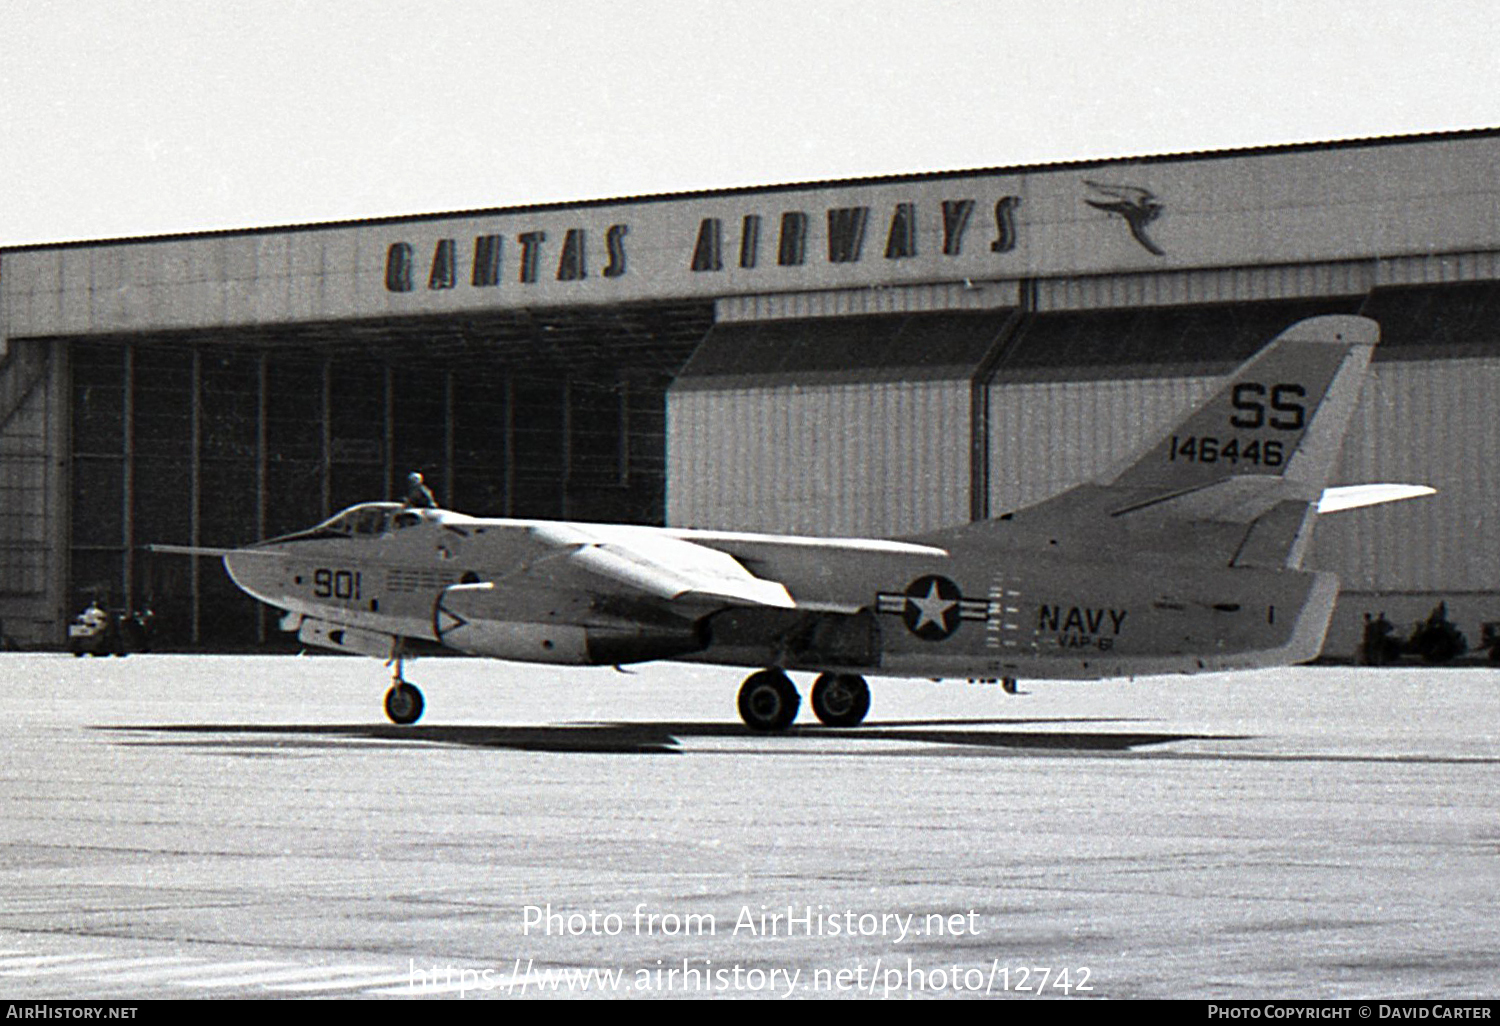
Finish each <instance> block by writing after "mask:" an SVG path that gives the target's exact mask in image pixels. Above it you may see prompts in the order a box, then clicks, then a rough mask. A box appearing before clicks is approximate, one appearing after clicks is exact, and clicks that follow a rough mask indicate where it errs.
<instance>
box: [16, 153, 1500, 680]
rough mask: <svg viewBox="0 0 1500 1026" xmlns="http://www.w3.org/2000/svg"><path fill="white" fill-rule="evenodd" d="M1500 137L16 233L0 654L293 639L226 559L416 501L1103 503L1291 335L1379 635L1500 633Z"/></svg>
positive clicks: (795, 521) (660, 518)
mask: <svg viewBox="0 0 1500 1026" xmlns="http://www.w3.org/2000/svg"><path fill="white" fill-rule="evenodd" d="M1497 169H1500V131H1497V130H1484V131H1477V132H1461V133H1449V134H1441V135H1429V136H1412V137H1395V138H1383V139H1373V140H1358V141H1349V142H1338V143H1328V144H1309V145H1296V146H1283V147H1274V148H1265V149H1254V150H1240V151H1229V152H1214V153H1199V154H1187V155H1174V156H1162V157H1150V158H1140V159H1118V160H1098V161H1087V162H1077V163H1065V164H1052V165H1045V166H1035V167H1014V168H997V169H987V170H977V171H958V172H948V173H936V174H922V175H906V176H899V177H890V178H876V179H867V180H858V181H835V182H819V183H811V184H796V185H784V186H771V187H765V188H751V189H734V190H719V191H707V192H699V193H691V194H681V195H667V196H647V197H638V198H627V199H618V200H605V201H590V202H582V203H571V204H555V205H545V206H533V207H514V208H506V209H496V210H480V211H465V212H461V213H451V214H440V215H432V216H421V217H406V218H392V219H382V220H369V221H358V222H350V223H337V224H318V225H307V226H296V227H290V228H275V229H264V230H260V229H256V230H244V231H225V232H207V233H199V234H192V235H180V236H166V237H159V238H138V239H119V240H107V241H101V242H90V243H77V244H73V243H69V244H61V245H42V246H22V247H13V248H8V249H4V250H0V635H3V638H4V640H5V642H6V643H8V644H14V645H24V646H45V645H56V644H59V643H61V641H62V640H63V638H64V635H65V625H66V623H67V622H68V620H69V619H70V618H71V616H72V615H73V614H74V613H75V612H77V611H78V610H79V609H81V608H82V606H83V605H84V604H85V603H86V602H87V600H88V599H89V598H90V596H93V595H98V596H100V597H101V598H103V599H105V600H106V601H107V602H108V603H110V604H113V605H115V606H128V607H141V606H144V605H147V604H149V605H150V606H151V607H152V608H153V609H154V610H155V611H156V613H157V616H158V624H159V628H160V634H159V640H160V641H162V642H163V643H164V644H167V645H172V646H178V647H200V646H202V647H207V646H214V647H235V646H254V645H258V644H264V643H266V642H267V641H269V640H272V639H275V638H276V637H277V632H276V630H275V625H274V623H273V622H272V621H271V619H270V616H269V614H267V613H264V612H262V611H261V610H260V608H259V607H258V606H257V605H256V604H255V603H254V602H252V601H251V600H250V599H248V598H246V597H244V596H242V595H240V594H239V593H238V592H237V591H236V590H235V589H234V587H233V586H232V585H231V584H230V582H229V581H228V580H227V579H226V578H225V576H224V574H223V572H222V570H220V569H219V568H218V567H217V566H216V565H215V563H214V561H212V560H207V559H196V558H185V557H167V556H162V555H157V554H152V553H149V552H147V551H145V550H144V549H143V546H145V545H147V544H150V543H160V542H166V543H177V544H197V545H234V544H239V543H243V542H248V541H251V540H254V539H257V538H261V537H265V536H269V535H274V534H277V533H281V532H285V531H289V530H292V529H296V528H300V527H304V526H307V525H308V524H310V523H312V522H315V521H317V520H319V519H321V518H323V517H324V516H326V515H328V514H329V513H331V512H333V511H336V510H337V509H339V508H341V507H343V506H345V505H349V504H351V503H354V502H356V501H363V500H368V499H379V498H388V497H391V496H399V494H400V492H401V490H402V484H403V480H404V476H405V474H406V472H407V471H408V470H411V469H420V470H422V471H423V472H425V474H426V476H427V479H428V482H429V484H431V485H432V486H433V487H434V490H435V491H436V492H437V493H438V496H439V499H440V500H441V501H442V502H443V504H444V505H447V506H449V507H451V508H454V509H459V510H462V511H464V512H468V513H473V514H476V515H515V516H527V517H566V518H573V519H582V520H605V521H625V522H637V523H669V524H674V525H683V526H702V527H723V528H735V529H754V530H767V531H786V532H801V533H809V534H839V535H849V534H857V535H873V536H894V535H902V534H909V533H913V532H918V531H923V530H926V529H930V528H935V527H940V526H945V525H949V524H953V523H957V522H961V521H964V520H967V519H970V518H981V517H986V516H990V515H998V514H999V513H1002V512H1004V511H1006V510H1008V509H1011V508H1014V507H1016V506H1018V505H1022V504H1026V503H1030V502H1033V501H1035V500H1038V499H1041V498H1043V497H1045V496H1047V495H1050V494H1053V493H1056V492H1058V491H1061V490H1062V489H1064V488H1067V487H1069V486H1070V485H1072V484H1074V483H1076V482H1078V481H1080V480H1083V479H1084V478H1086V477H1088V476H1090V475H1091V474H1092V473H1093V472H1095V471H1097V470H1099V469H1101V468H1102V467H1103V466H1104V465H1106V464H1108V463H1110V462H1111V461H1113V460H1115V459H1117V458H1119V457H1121V456H1123V455H1125V454H1126V453H1127V452H1128V451H1129V450H1130V449H1131V448H1132V447H1133V446H1134V445H1136V444H1137V443H1139V442H1140V441H1142V440H1143V438H1144V436H1146V435H1147V434H1149V433H1150V432H1152V431H1153V430H1158V429H1160V428H1162V427H1164V426H1165V423H1166V422H1167V421H1169V420H1170V419H1171V418H1173V417H1174V416H1175V415H1176V413H1177V412H1179V411H1180V410H1182V409H1183V408H1184V407H1185V406H1186V405H1188V404H1190V403H1191V402H1192V401H1193V400H1194V399H1196V398H1198V397H1200V396H1202V395H1203V394H1204V392H1205V390H1206V387H1207V385H1208V383H1209V382H1210V381H1211V379H1212V378H1213V377H1214V376H1215V375H1219V374H1223V373H1225V372H1227V371H1228V370H1229V369H1231V368H1232V367H1233V365H1234V364H1236V363H1237V362H1239V361H1240V360H1242V359H1243V358H1245V357H1246V356H1248V355H1249V354H1250V353H1252V352H1254V351H1255V350H1256V349H1258V348H1259V347H1260V346H1262V345H1263V344H1264V343H1265V342H1266V341H1268V340H1269V339H1270V338H1271V337H1272V336H1274V335H1275V334H1276V333H1277V332H1279V331H1280V330H1282V329H1283V328H1285V327H1287V326H1288V325H1290V324H1291V323H1292V322H1294V321H1296V320H1298V319H1299V318H1301V317H1304V316H1308V315H1312V314H1317V313H1355V312H1359V313H1364V314H1366V315H1368V316H1371V317H1374V318H1375V319H1377V320H1378V321H1379V322H1380V324H1381V327H1382V330H1383V334H1384V341H1383V344H1382V345H1381V347H1380V349H1379V350H1378V351H1377V356H1376V363H1375V365H1374V370H1373V373H1372V375H1371V377H1370V379H1369V380H1368V383H1367V386H1366V389H1365V394H1364V396H1363V399H1362V402H1361V405H1360V407H1359V409H1358V411H1357V412H1356V414H1355V420H1354V425H1353V427H1352V429H1351V431H1350V434H1349V437H1348V439H1347V442H1346V445H1345V449H1344V454H1343V462H1342V467H1341V472H1340V481H1339V482H1336V483H1358V482H1366V481H1396V482H1411V483H1422V484H1431V485H1434V486H1435V487H1436V488H1437V489H1438V494H1437V495H1436V496H1434V497H1432V498H1429V499H1426V500H1419V501H1415V502H1405V503H1397V504H1394V505H1391V506H1386V507H1377V508H1372V509H1364V510H1358V511H1353V512H1349V513H1344V514H1340V515H1339V516H1338V517H1336V518H1325V519H1323V520H1322V521H1320V523H1319V527H1318V530H1317V535H1316V539H1315V544H1314V549H1313V553H1312V556H1311V562H1312V563H1313V564H1314V565H1316V566H1317V567H1319V568H1325V569H1331V570H1335V571H1337V572H1338V573H1339V574H1340V575H1341V576H1342V579H1343V584H1344V594H1343V596H1342V598H1341V600H1340V606H1339V610H1338V612H1337V613H1336V615H1335V628H1334V631H1333V633H1332V634H1331V635H1330V640H1329V646H1328V649H1327V651H1328V652H1329V653H1347V652H1349V651H1352V648H1353V646H1354V644H1355V643H1356V641H1357V637H1358V628H1359V623H1360V621H1361V618H1362V614H1363V613H1365V612H1371V611H1376V610H1384V611H1387V612H1388V613H1389V614H1390V616H1391V618H1392V619H1394V620H1395V621H1396V622H1397V623H1398V624H1401V623H1403V622H1409V621H1410V620H1411V619H1413V618H1415V617H1419V616H1421V615H1422V614H1425V613H1426V612H1427V610H1428V609H1429V608H1430V607H1431V606H1432V605H1433V604H1435V603H1436V602H1437V601H1439V600H1446V601H1447V602H1448V603H1449V608H1450V610H1451V611H1452V613H1453V615H1454V619H1455V620H1457V621H1458V622H1459V626H1460V627H1462V628H1463V629H1465V630H1466V632H1467V633H1468V634H1469V636H1470V638H1471V640H1475V639H1476V638H1477V636H1478V633H1479V630H1480V624H1481V623H1482V622H1484V621H1486V620H1500V549H1497V546H1496V544H1495V538H1494V534H1495V530H1496V528H1497V517H1500V416H1497V412H1496V401H1497V399H1500V171H1497Z"/></svg>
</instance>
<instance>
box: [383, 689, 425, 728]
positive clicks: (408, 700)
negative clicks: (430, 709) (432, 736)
mask: <svg viewBox="0 0 1500 1026" xmlns="http://www.w3.org/2000/svg"><path fill="white" fill-rule="evenodd" d="M424 704H425V703H424V702H423V701H422V692H420V691H418V690H417V689H416V687H415V686H414V685H411V684H408V683H406V681H404V680H403V681H398V682H397V683H395V684H392V685H391V689H390V690H389V691H387V692H386V693H385V714H386V715H387V716H389V717H390V718H391V722H392V723H399V724H401V725H402V726H403V727H404V726H406V725H407V724H408V723H416V722H417V720H419V719H421V718H422V709H423V706H424Z"/></svg>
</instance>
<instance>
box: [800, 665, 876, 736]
mask: <svg viewBox="0 0 1500 1026" xmlns="http://www.w3.org/2000/svg"><path fill="white" fill-rule="evenodd" d="M812 707H813V713H814V714H816V715H817V717H818V719H819V720H821V721H822V722H824V723H826V724H828V726H830V727H857V726H859V724H860V721H862V720H863V719H864V718H865V713H867V712H869V711H870V686H869V685H868V684H866V683H865V679H864V678H863V677H861V676H859V675H858V674H854V673H825V674H823V675H822V676H821V677H819V678H818V679H817V682H816V683H814V684H813V690H812Z"/></svg>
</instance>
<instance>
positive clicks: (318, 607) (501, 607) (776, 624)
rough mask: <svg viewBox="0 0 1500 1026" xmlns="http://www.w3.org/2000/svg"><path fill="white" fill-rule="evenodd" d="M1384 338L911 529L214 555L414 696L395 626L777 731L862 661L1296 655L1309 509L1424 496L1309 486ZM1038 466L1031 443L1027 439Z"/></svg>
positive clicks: (1283, 341) (307, 541) (400, 527)
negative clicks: (681, 665)
mask: <svg viewBox="0 0 1500 1026" xmlns="http://www.w3.org/2000/svg"><path fill="white" fill-rule="evenodd" d="M1378 338H1379V328H1378V326H1377V325H1376V324H1375V322H1373V321H1370V320H1367V319H1365V318H1361V317H1353V316H1323V317H1314V318H1311V319H1308V320H1304V321H1301V322H1299V323H1297V324H1294V325H1292V326H1291V327H1289V328H1288V329H1287V330H1285V331H1284V332H1282V333H1281V334H1280V335H1279V336H1277V337H1276V338H1275V339H1274V340H1273V341H1272V342H1271V343H1270V344H1269V345H1267V346H1266V347H1264V348H1263V349H1262V350H1261V351H1260V352H1259V353H1258V354H1257V355H1255V356H1254V357H1253V358H1251V359H1250V360H1249V361H1248V362H1246V363H1245V364H1244V365H1243V366H1241V367H1240V368H1239V369H1238V370H1236V371H1235V372H1234V373H1233V374H1231V375H1230V376H1229V377H1228V378H1227V379H1226V380H1225V381H1224V382H1223V384H1222V387H1219V388H1218V389H1217V390H1216V391H1215V392H1214V393H1213V394H1212V395H1211V396H1210V397H1209V398H1208V399H1207V400H1206V401H1204V402H1202V403H1201V404H1199V405H1197V406H1196V407H1195V408H1193V409H1192V410H1190V411H1189V412H1188V413H1187V414H1186V415H1185V416H1184V417H1183V418H1182V419H1181V420H1180V421H1179V422H1177V423H1175V424H1174V425H1173V426H1172V427H1171V428H1170V429H1169V430H1167V431H1165V432H1163V433H1162V434H1161V435H1159V436H1158V437H1156V438H1154V439H1152V441H1151V442H1150V443H1149V444H1148V445H1147V446H1146V447H1145V448H1144V451H1142V452H1141V453H1140V454H1138V455H1137V456H1135V457H1133V458H1131V459H1129V460H1127V461H1124V463H1123V464H1122V465H1120V466H1118V467H1116V468H1114V469H1113V470H1111V471H1109V472H1107V473H1105V474H1102V475H1100V476H1099V477H1098V478H1097V479H1096V480H1094V481H1091V482H1089V483H1085V484H1082V485H1079V486H1077V487H1074V488H1072V489H1070V490H1068V491H1066V492H1064V493H1062V494H1060V495H1057V496H1055V497H1053V498H1049V499H1046V500H1045V501H1042V502H1040V503H1038V504H1036V505H1033V506H1030V507H1028V508H1025V509H1018V510H1015V511H1013V512H1009V513H1005V514H1004V515H1002V516H998V517H995V518H992V519H988V520H983V521H979V522H974V523H966V524H962V525H960V526H956V527H951V528H948V529H945V530H939V531H934V532H931V533H927V534H923V535H920V536H916V537H911V538H905V539H895V540H891V539H869V538H809V537H795V536H784V535H772V534H749V533H739V532H726V531H710V530H689V529H678V528H660V527H642V526H627V525H608V524H593V523H569V522H555V521H537V520H517V519H490V518H478V517H471V516H465V515H463V514H461V513H456V512H453V511H450V510H444V509H423V508H414V507H411V506H407V505H403V504H401V503H393V502H369V503H364V504H361V505H357V506H354V507H351V508H349V509H347V510H344V511H343V512H341V513H339V514H338V515H337V516H334V517H333V518H331V519H329V520H327V521H326V522H324V523H322V524H320V525H318V526H316V527H314V528H312V529H310V530H307V531H303V532H299V533H296V534H290V535H286V536H284V537H279V538H273V539H270V540H268V541H262V542H259V543H256V544H253V545H248V546H245V547H243V548H236V549H229V550H202V549H191V548H188V547H171V546H158V548H163V549H167V550H168V551H179V552H197V553H199V554H203V553H204V552H205V551H212V552H213V553H214V554H217V555H222V556H223V559H224V564H225V566H226V568H227V570H228V572H229V574H230V576H231V577H232V578H233V579H234V582H235V583H236V584H237V585H238V586H239V587H240V588H242V589H243V590H244V591H246V592H248V593H249V594H250V595H252V596H254V597H255V598H257V599H259V600H260V601H262V602H265V603H267V604H269V605H271V606H274V607H276V608H278V609H281V610H283V611H284V616H283V617H282V620H281V626H282V628H283V629H284V630H287V631H295V632H296V633H297V637H298V638H299V639H300V640H301V641H302V642H303V643H304V644H308V645H317V646H322V647H327V648H331V649H336V650H341V651H347V652H357V653H363V654H366V655H370V656H375V657H378V658H382V659H385V660H387V661H388V663H389V664H394V673H393V681H392V683H391V687H390V690H389V691H388V692H387V693H386V696H385V710H386V713H387V715H388V716H389V717H390V718H391V719H392V720H393V721H395V722H396V723H402V724H406V723H412V722H415V721H416V720H417V719H418V717H420V716H421V714H422V711H423V704H424V702H423V697H422V694H421V692H420V691H419V690H418V689H417V688H416V687H415V686H414V685H412V684H411V683H409V682H407V681H406V680H405V678H404V676H403V672H402V662H403V658H404V656H405V655H406V654H407V653H408V646H409V643H410V642H411V641H413V640H416V641H421V642H426V643H437V644H440V645H442V646H445V647H447V648H449V649H454V650H457V651H459V652H464V653H468V654H471V655H478V656H490V657H494V658H497V659H505V660H516V661H521V662H530V663H553V664H568V665H622V664H628V663H636V662H642V661H648V660H659V659H666V660H679V661H696V662H706V663H714V664H721V665H730V666H741V667H746V668H751V669H753V670H754V672H752V673H751V674H750V675H749V677H748V678H747V679H746V680H745V681H744V683H743V684H742V686H741V687H740V690H739V703H738V704H739V712H740V715H741V716H742V718H743V719H744V721H745V723H746V724H747V725H749V726H750V727H751V728H754V729H757V730H766V731H771V730H781V729H784V728H786V727H788V726H789V725H790V724H791V723H792V722H793V720H794V719H795V717H796V715H797V712H798V709H799V706H800V704H801V697H800V695H799V693H798V690H797V688H796V686H795V685H794V684H793V682H792V680H791V678H790V677H789V676H788V671H806V672H810V673H815V674H817V675H818V676H817V679H816V681H815V683H814V685H813V689H812V706H813V711H814V713H815V714H816V715H817V718H818V719H819V720H821V721H822V722H823V723H825V724H829V725H832V726H852V725H855V724H858V723H860V722H861V721H862V720H863V718H864V716H865V714H866V712H867V710H868V709H869V705H870V691H869V687H868V684H867V682H866V680H865V675H867V674H878V675H882V676H897V677H921V678H944V677H958V678H970V679H983V680H986V681H994V680H1002V681H1004V683H1005V685H1006V690H1012V691H1013V690H1014V688H1015V681H1016V679H1017V678H1023V677H1025V678H1044V679H1046V678H1051V679H1098V678H1106V677H1120V676H1136V675H1143V674H1159V673H1197V672H1202V671H1217V670H1239V669H1250V668H1256V667H1267V666H1277V665H1285V664H1290V663H1296V662H1301V661H1305V660H1308V659H1311V658H1313V657H1314V656H1316V655H1317V654H1318V652H1319V650H1320V649H1321V647H1322V643H1323V638H1324V635H1325V632H1326V631H1327V627H1328V622H1329V617H1330V615H1331V613H1332V610H1333V604H1334V599H1335V598H1336V596H1337V594H1338V581H1337V579H1336V578H1335V576H1334V575H1333V574H1330V573H1324V572H1316V571H1309V570H1304V569H1302V568H1301V564H1302V558H1303V554H1304V552H1305V551H1306V548H1307V545H1308V541H1309V539H1310V536H1311V532H1312V525H1313V522H1314V520H1315V519H1316V517H1317V515H1318V512H1319V509H1320V507H1321V508H1322V509H1324V510H1325V511H1326V510H1333V509H1342V508H1352V507H1355V506H1361V505H1371V504H1374V503H1379V502H1388V501H1393V500H1395V499H1399V498H1408V497H1411V496H1414V495H1419V494H1427V493H1430V492H1431V491H1432V489H1430V488H1426V487H1423V486H1414V485H1364V486H1356V487H1353V488H1333V489H1329V488H1327V487H1326V485H1327V481H1328V478H1329V474H1330V471H1331V469H1332V467H1333V464H1334V463H1335V461H1336V460H1337V458H1338V454H1339V450H1340V447H1341V444H1342V441H1343V437H1344V433H1345V430H1346V428H1347V426H1348V423H1349V419H1350V415H1351V413H1352V412H1353V409H1354V406H1355V404H1356V402H1357V401H1358V399H1359V395H1360V389H1361V386H1362V383H1363V381H1364V378H1365V373H1366V369H1367V367H1368V364H1369V362H1370V357H1371V353H1372V351H1373V348H1374V346H1375V344H1376V342H1377V340H1378ZM1035 458H1036V459H1039V460H1042V459H1046V458H1047V454H1046V453H1044V452H1039V453H1036V454H1035Z"/></svg>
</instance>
